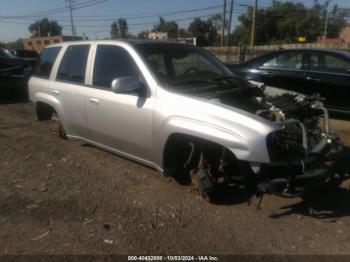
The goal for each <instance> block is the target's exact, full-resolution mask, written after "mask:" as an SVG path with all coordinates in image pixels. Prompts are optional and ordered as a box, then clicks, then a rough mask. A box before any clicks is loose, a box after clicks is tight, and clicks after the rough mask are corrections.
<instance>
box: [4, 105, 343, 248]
mask: <svg viewBox="0 0 350 262" xmlns="http://www.w3.org/2000/svg"><path fill="white" fill-rule="evenodd" d="M332 127H333V130H334V131H335V132H337V133H338V134H339V135H340V136H341V137H342V138H343V140H344V141H345V143H346V144H347V145H350V124H349V122H346V121H344V120H333V121H332ZM349 152H350V150H349V148H347V149H346V152H345V155H344V158H343V159H342V161H341V163H340V164H339V167H340V169H341V172H349V170H350V164H349V159H350V158H349V156H350V153H349ZM349 173H350V172H349ZM349 189H350V183H349V181H343V183H342V184H341V186H340V187H335V186H333V187H331V186H329V187H327V188H325V189H323V190H322V191H320V192H318V193H315V194H314V195H313V196H310V198H308V199H307V200H303V199H282V198H278V197H275V196H266V197H265V198H264V201H263V203H262V209H261V210H257V209H256V203H257V201H256V199H254V201H253V204H252V205H251V206H248V205H247V201H248V199H249V195H248V194H247V193H245V192H241V191H239V190H238V189H236V190H231V191H227V192H225V193H223V194H222V196H221V197H219V200H218V201H217V203H216V204H208V203H206V202H204V201H203V200H202V199H201V198H200V197H198V196H197V193H196V192H194V191H193V190H192V189H191V188H190V187H181V186H179V185H178V184H177V183H176V182H175V181H173V180H171V179H169V178H166V177H163V176H162V175H160V174H159V173H158V172H156V171H154V170H152V169H150V168H147V167H144V166H142V165H139V164H137V163H134V162H131V161H129V160H126V159H124V158H121V157H119V156H116V155H113V154H111V153H108V152H105V151H102V150H99V149H96V148H94V147H91V146H87V145H84V144H81V143H79V142H73V141H69V140H68V141H65V140H61V139H59V138H58V136H57V134H55V132H54V125H53V123H52V122H50V121H48V122H38V121H36V120H35V115H34V106H33V104H31V103H25V102H22V101H16V100H14V101H10V102H6V103H4V102H3V103H2V104H0V196H1V197H0V254H133V255H134V254H153V255H154V254H177V255H180V254H221V255H223V254H350V230H349V229H350V217H349V216H350V204H349V200H350V190H349ZM310 208H312V209H313V210H315V211H314V212H313V213H312V212H311V213H310Z"/></svg>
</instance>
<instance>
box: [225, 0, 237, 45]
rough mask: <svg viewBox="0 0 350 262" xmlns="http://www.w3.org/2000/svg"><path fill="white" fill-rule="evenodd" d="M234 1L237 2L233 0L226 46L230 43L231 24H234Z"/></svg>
mask: <svg viewBox="0 0 350 262" xmlns="http://www.w3.org/2000/svg"><path fill="white" fill-rule="evenodd" d="M234 3H235V0H231V7H230V19H229V22H228V30H227V40H226V46H228V45H229V44H230V36H231V24H232V14H233V5H234Z"/></svg>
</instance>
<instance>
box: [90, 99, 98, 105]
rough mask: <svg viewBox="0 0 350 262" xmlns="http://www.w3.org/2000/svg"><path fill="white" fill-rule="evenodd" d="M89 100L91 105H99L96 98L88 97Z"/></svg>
mask: <svg viewBox="0 0 350 262" xmlns="http://www.w3.org/2000/svg"><path fill="white" fill-rule="evenodd" d="M89 102H90V103H91V104H93V105H99V104H100V101H99V100H98V99H97V98H89Z"/></svg>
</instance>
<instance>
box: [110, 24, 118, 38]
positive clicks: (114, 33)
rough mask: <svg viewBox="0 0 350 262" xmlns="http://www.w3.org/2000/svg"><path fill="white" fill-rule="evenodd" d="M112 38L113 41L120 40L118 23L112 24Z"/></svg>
mask: <svg viewBox="0 0 350 262" xmlns="http://www.w3.org/2000/svg"><path fill="white" fill-rule="evenodd" d="M111 38H112V39H118V38H120V34H119V27H118V23H117V22H113V23H112V24H111Z"/></svg>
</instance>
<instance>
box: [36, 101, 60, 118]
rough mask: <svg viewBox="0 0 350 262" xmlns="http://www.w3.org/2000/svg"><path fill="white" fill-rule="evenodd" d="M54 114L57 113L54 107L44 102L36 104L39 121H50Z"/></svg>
mask: <svg viewBox="0 0 350 262" xmlns="http://www.w3.org/2000/svg"><path fill="white" fill-rule="evenodd" d="M53 113H57V112H56V110H55V108H54V107H53V106H51V105H49V104H46V103H43V102H37V103H36V115H37V118H38V120H39V121H45V120H50V119H51V118H52V115H53Z"/></svg>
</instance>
